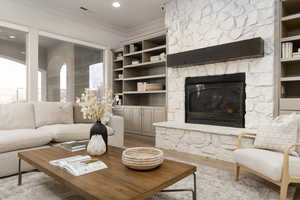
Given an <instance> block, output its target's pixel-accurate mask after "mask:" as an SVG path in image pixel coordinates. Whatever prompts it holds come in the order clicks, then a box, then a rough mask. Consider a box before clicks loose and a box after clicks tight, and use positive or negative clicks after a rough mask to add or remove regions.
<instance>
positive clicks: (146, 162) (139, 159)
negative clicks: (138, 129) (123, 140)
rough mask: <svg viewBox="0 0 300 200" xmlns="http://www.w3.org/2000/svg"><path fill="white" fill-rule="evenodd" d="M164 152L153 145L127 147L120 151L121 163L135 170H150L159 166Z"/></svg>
mask: <svg viewBox="0 0 300 200" xmlns="http://www.w3.org/2000/svg"><path fill="white" fill-rule="evenodd" d="M163 161H164V153H163V152H162V151H161V150H159V149H156V148H153V147H135V148H128V149H126V150H124V151H123V153H122V163H123V164H124V165H125V166H127V167H128V168H131V169H135V170H150V169H154V168H156V167H158V166H160V165H161V164H162V163H163Z"/></svg>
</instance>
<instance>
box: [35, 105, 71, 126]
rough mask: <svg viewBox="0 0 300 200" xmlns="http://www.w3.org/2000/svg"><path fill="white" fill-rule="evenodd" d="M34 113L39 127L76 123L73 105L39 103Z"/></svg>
mask: <svg viewBox="0 0 300 200" xmlns="http://www.w3.org/2000/svg"><path fill="white" fill-rule="evenodd" d="M34 111H35V122H36V126H37V127H41V126H46V125H52V124H72V123H74V121H73V104H72V103H60V102H38V103H35V104H34Z"/></svg>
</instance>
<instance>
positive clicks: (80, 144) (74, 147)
mask: <svg viewBox="0 0 300 200" xmlns="http://www.w3.org/2000/svg"><path fill="white" fill-rule="evenodd" d="M87 145H88V140H85V141H72V142H65V143H62V144H60V147H61V148H63V149H66V150H68V151H71V152H75V151H82V150H85V149H86V148H87Z"/></svg>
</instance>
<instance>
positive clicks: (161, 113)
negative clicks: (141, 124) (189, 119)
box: [152, 108, 167, 133]
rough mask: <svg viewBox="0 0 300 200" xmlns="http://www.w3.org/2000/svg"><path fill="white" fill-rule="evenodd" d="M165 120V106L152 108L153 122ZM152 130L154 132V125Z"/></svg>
mask: <svg viewBox="0 0 300 200" xmlns="http://www.w3.org/2000/svg"><path fill="white" fill-rule="evenodd" d="M166 120H167V117H166V109H165V108H154V109H153V123H156V122H164V121H166ZM152 131H153V132H154V133H155V126H152Z"/></svg>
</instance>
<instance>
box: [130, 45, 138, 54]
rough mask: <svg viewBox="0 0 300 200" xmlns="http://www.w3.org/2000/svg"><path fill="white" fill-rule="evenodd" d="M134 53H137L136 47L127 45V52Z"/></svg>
mask: <svg viewBox="0 0 300 200" xmlns="http://www.w3.org/2000/svg"><path fill="white" fill-rule="evenodd" d="M135 51H138V47H137V46H135V45H134V44H131V45H129V52H130V53H133V52H135Z"/></svg>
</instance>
